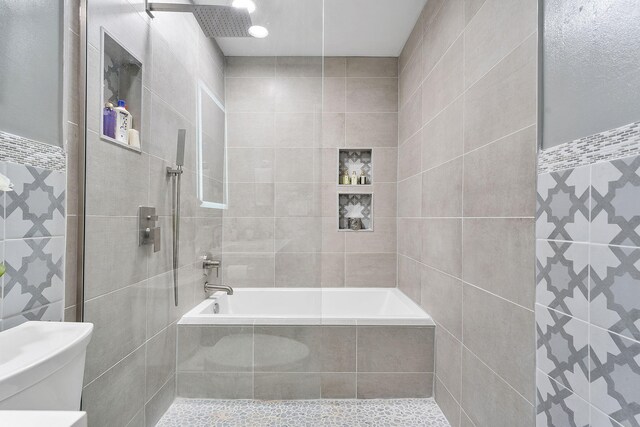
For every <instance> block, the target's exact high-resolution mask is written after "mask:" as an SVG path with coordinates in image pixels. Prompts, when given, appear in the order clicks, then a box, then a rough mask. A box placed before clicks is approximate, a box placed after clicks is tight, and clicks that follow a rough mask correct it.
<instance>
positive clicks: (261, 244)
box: [222, 218, 274, 252]
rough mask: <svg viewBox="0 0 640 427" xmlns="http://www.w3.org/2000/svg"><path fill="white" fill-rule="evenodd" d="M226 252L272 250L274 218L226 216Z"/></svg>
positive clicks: (224, 232) (223, 244) (224, 241)
mask: <svg viewBox="0 0 640 427" xmlns="http://www.w3.org/2000/svg"><path fill="white" fill-rule="evenodd" d="M223 227H224V231H223V235H224V240H223V242H222V247H223V250H224V251H225V252H272V251H273V239H274V222H273V219H272V218H224V219H223Z"/></svg>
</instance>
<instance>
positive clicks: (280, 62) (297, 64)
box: [276, 56, 322, 77]
mask: <svg viewBox="0 0 640 427" xmlns="http://www.w3.org/2000/svg"><path fill="white" fill-rule="evenodd" d="M276 76H277V77H321V76H322V57H321V56H278V57H276Z"/></svg>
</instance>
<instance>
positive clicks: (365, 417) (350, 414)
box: [156, 398, 450, 427]
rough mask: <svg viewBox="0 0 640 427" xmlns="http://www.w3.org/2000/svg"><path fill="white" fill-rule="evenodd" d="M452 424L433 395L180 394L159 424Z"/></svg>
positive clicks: (415, 426) (287, 426)
mask: <svg viewBox="0 0 640 427" xmlns="http://www.w3.org/2000/svg"><path fill="white" fill-rule="evenodd" d="M204 426H206V427H212V426H215V427H272V426H277V427H298V426H305V427H306V426H308V427H322V426H327V427H338V426H341V427H342V426H344V427H352V426H354V427H360V426H375V427H396V426H397V427H418V426H420V427H450V426H449V423H448V422H447V420H446V418H445V417H444V415H443V414H442V411H440V408H439V407H438V405H437V404H436V402H435V401H434V400H433V399H394V400H388V399H385V400H280V401H261V400H207V399H183V398H178V399H176V400H175V401H174V402H173V404H172V405H171V407H170V408H169V409H168V410H167V412H166V413H165V414H164V416H163V417H162V419H161V420H160V421H159V422H158V424H156V427H204Z"/></svg>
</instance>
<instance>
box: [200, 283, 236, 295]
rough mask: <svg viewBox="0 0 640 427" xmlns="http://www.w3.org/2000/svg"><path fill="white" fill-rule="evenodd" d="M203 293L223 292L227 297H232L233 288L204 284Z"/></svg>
mask: <svg viewBox="0 0 640 427" xmlns="http://www.w3.org/2000/svg"><path fill="white" fill-rule="evenodd" d="M204 291H205V292H213V291H224V292H226V293H227V295H233V288H232V287H231V286H226V285H214V284H213V283H209V282H204Z"/></svg>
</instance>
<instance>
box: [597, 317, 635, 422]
mask: <svg viewBox="0 0 640 427" xmlns="http://www.w3.org/2000/svg"><path fill="white" fill-rule="evenodd" d="M590 339H591V351H590V356H591V388H590V392H591V404H592V405H593V406H595V407H596V408H598V409H599V410H601V411H602V412H604V413H605V414H607V415H609V416H610V417H611V418H613V419H614V420H616V421H618V422H619V423H620V424H622V425H624V426H634V425H638V424H640V404H639V403H638V402H640V395H639V394H640V388H639V387H638V384H640V343H639V342H637V341H632V340H629V339H627V338H623V337H622V336H620V335H616V334H613V333H611V332H607V331H605V330H603V329H600V328H598V327H596V326H591V327H590Z"/></svg>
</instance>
